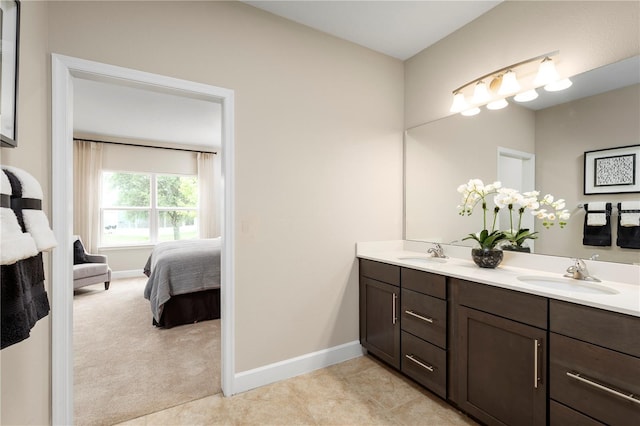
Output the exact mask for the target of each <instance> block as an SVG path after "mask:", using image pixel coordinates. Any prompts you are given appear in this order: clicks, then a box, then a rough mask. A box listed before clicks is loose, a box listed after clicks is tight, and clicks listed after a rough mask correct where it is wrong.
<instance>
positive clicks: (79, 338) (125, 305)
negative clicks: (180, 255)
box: [73, 277, 220, 425]
mask: <svg viewBox="0 0 640 426" xmlns="http://www.w3.org/2000/svg"><path fill="white" fill-rule="evenodd" d="M145 283H146V278H144V277H141V278H133V279H121V280H114V281H112V282H111V287H110V288H109V290H108V291H105V290H104V285H103V284H97V285H93V286H87V287H84V288H81V289H78V290H76V293H75V295H74V301H73V315H74V319H73V339H74V342H73V350H74V415H75V424H77V425H112V424H115V423H118V422H122V421H124V420H128V419H132V418H135V417H138V416H142V415H144V414H149V413H152V412H156V411H158V410H162V409H165V408H169V407H173V406H175V405H178V404H183V403H185V402H188V401H193V400H195V399H198V398H202V397H204V396H208V395H214V394H216V393H219V392H220V320H213V321H203V322H201V323H197V324H189V325H183V326H179V327H174V328H171V329H159V328H157V327H154V326H153V325H152V324H151V321H152V317H151V311H150V309H149V301H148V300H146V299H145V298H144V297H143V290H144V285H145Z"/></svg>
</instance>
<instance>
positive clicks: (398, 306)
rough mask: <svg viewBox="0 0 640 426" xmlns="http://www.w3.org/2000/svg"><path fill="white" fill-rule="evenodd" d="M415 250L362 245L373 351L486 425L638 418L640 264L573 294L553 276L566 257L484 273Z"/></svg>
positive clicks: (363, 334)
mask: <svg viewBox="0 0 640 426" xmlns="http://www.w3.org/2000/svg"><path fill="white" fill-rule="evenodd" d="M413 244H414V246H413V247H409V248H407V246H406V244H405V243H404V242H397V243H396V244H395V245H394V244H389V243H386V244H382V245H381V246H376V245H375V244H374V245H372V243H365V244H363V245H359V247H358V257H359V265H360V340H361V343H362V345H363V346H364V347H365V348H366V349H367V351H368V352H369V353H370V354H372V355H374V356H376V357H378V358H380V359H381V360H383V361H384V362H386V363H387V364H389V365H390V366H392V367H393V368H395V369H398V370H399V371H401V372H402V373H403V374H405V375H406V376H408V377H410V378H411V379H413V380H415V381H416V382H417V383H419V384H421V385H422V386H424V387H425V388H427V389H429V390H430V391H432V392H433V393H434V394H436V395H438V396H440V397H442V398H443V399H445V400H447V402H449V403H450V404H452V405H453V406H455V407H457V408H459V409H460V410H462V411H464V412H466V413H467V414H469V415H470V416H472V417H474V418H475V419H477V420H479V421H480V422H482V423H485V424H488V425H545V424H550V425H567V424H580V425H582V424H586V425H590V424H594V425H596V424H611V425H627V424H628V425H631V424H638V423H639V422H640V396H638V395H640V337H639V336H640V282H638V283H636V282H635V281H638V280H640V268H638V267H633V266H632V265H623V266H621V267H622V268H623V270H622V271H621V273H619V274H618V276H616V275H615V274H613V275H612V276H613V277H614V278H616V279H617V278H619V276H624V277H626V278H628V279H623V280H621V281H622V282H620V281H606V280H603V282H602V283H599V284H598V286H595V285H594V286H591V284H589V283H576V284H580V285H583V284H584V285H586V287H581V286H577V287H573V286H574V283H572V282H570V281H568V282H565V281H564V278H563V277H562V274H561V273H559V272H560V271H562V270H561V269H559V270H558V273H555V274H554V273H553V272H552V271H554V270H556V269H555V268H556V267H559V265H561V264H562V262H564V263H565V264H566V263H567V262H568V261H569V260H568V259H552V258H549V257H546V256H542V257H543V258H544V259H538V260H539V261H540V264H537V265H536V264H535V259H536V257H534V256H532V255H528V256H529V258H527V257H526V256H527V255H522V254H509V256H508V257H506V258H505V262H503V265H501V266H500V267H499V268H497V269H495V270H485V269H481V268H478V267H477V266H476V265H475V264H474V263H473V262H472V261H471V260H470V259H465V258H464V256H463V255H460V256H458V257H453V256H452V257H449V258H447V259H435V258H430V257H429V256H428V255H427V252H426V249H425V250H421V247H420V246H419V245H416V244H417V243H413ZM414 250H416V251H414ZM455 250H460V251H459V253H458V254H463V253H468V251H469V250H468V249H466V250H464V248H457V249H455ZM518 256H525V257H523V258H522V257H518ZM539 257H540V256H539ZM532 260H534V262H533V264H531V265H530V267H531V268H532V269H530V268H529V267H525V266H528V265H527V264H528V263H529V262H531V261H532ZM510 264H511V265H514V266H510ZM542 265H544V266H542ZM564 266H565V267H566V265H564ZM603 266H604V265H603ZM545 268H548V270H545ZM599 272H602V273H605V272H607V271H605V270H604V269H601V270H600V271H599ZM619 272H620V271H619ZM593 273H594V275H596V274H595V272H593ZM629 273H631V274H634V273H635V274H636V276H635V277H633V276H628V274H629ZM523 277H525V278H527V279H528V280H524V281H522V280H520V279H518V278H523ZM532 277H536V279H537V280H539V282H536V284H537V285H538V286H537V287H536V286H535V285H531V282H534V281H533V280H532ZM547 279H548V280H547ZM567 280H569V279H567ZM573 281H575V280H573ZM540 283H551V284H554V283H557V284H558V285H557V286H556V287H557V288H554V286H553V285H550V286H541V285H540ZM567 285H569V286H571V287H570V288H569V289H567V288H565V287H566V286H567Z"/></svg>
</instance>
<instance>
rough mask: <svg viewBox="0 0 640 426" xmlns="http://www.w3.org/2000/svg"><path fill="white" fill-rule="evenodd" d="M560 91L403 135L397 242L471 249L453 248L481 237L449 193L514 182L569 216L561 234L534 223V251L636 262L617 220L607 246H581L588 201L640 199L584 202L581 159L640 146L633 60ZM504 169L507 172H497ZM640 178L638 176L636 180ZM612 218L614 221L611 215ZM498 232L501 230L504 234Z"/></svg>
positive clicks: (618, 197)
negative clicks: (401, 227)
mask: <svg viewBox="0 0 640 426" xmlns="http://www.w3.org/2000/svg"><path fill="white" fill-rule="evenodd" d="M571 79H572V81H573V86H572V87H571V88H569V89H567V90H565V91H563V92H554V93H550V92H543V93H541V94H540V97H539V98H538V99H536V100H535V101H533V102H531V103H516V102H513V101H510V105H509V106H508V107H507V108H505V109H502V110H499V111H488V110H483V111H482V112H481V113H480V114H479V115H476V116H473V117H463V116H461V115H459V114H457V115H452V116H449V117H446V118H443V119H440V120H437V121H433V122H430V123H426V124H422V125H420V126H416V127H414V128H411V129H408V130H407V131H406V132H405V239H407V240H419V241H431V242H442V243H450V244H451V243H452V244H464V245H470V246H471V245H473V244H472V242H469V241H464V242H463V241H461V240H462V238H464V237H465V236H466V235H467V234H468V233H470V232H477V231H479V230H480V229H481V224H482V217H481V216H482V215H481V211H480V209H477V211H474V213H473V214H472V215H471V216H470V217H469V216H465V217H462V216H460V215H458V213H457V209H456V207H457V205H458V204H460V195H459V194H458V193H457V191H456V189H457V187H458V186H459V185H460V184H463V183H466V182H467V181H468V180H469V179H472V178H479V179H482V180H483V181H485V182H486V183H489V182H493V181H495V180H501V181H503V183H504V181H505V180H508V179H513V177H512V176H511V175H510V176H511V177H509V176H506V175H504V170H505V168H513V169H515V170H518V171H519V172H517V173H516V174H518V173H519V174H520V175H521V182H520V185H521V187H522V190H531V189H534V188H535V189H537V190H539V191H540V192H541V193H542V194H543V195H544V194H546V193H551V194H553V195H554V196H556V197H557V198H564V199H565V200H566V204H567V209H569V210H570V212H571V214H572V215H571V219H570V220H569V224H568V225H567V226H566V227H565V228H564V229H559V228H558V227H557V226H556V227H555V229H554V228H553V227H552V229H549V230H547V229H545V228H544V227H542V225H541V224H540V223H535V230H536V231H539V237H538V239H536V240H535V241H534V245H533V252H534V253H537V254H548V255H556V256H567V257H581V258H590V257H591V256H593V255H594V254H597V255H598V259H599V260H604V261H610V262H620V263H640V250H633V249H624V248H620V247H617V246H616V242H615V236H616V234H615V232H616V230H615V223H616V220H617V218H615V220H614V221H612V222H613V223H614V226H613V227H612V228H613V229H612V233H613V244H612V246H610V247H596V246H584V245H583V244H582V234H583V225H584V214H585V213H584V210H583V209H582V208H580V207H579V206H580V205H582V204H584V203H588V202H594V201H608V202H612V203H617V202H621V201H630V200H640V193H625V194H597V195H584V193H583V179H584V176H583V173H584V170H583V169H584V165H583V161H584V153H585V152H586V151H593V150H599V149H608V148H615V147H621V146H629V145H637V144H640V119H639V118H638V117H640V57H637V56H636V57H633V58H629V59H626V60H623V61H620V62H617V63H614V64H610V65H607V66H604V67H601V68H598V69H594V70H591V71H588V72H586V73H584V74H580V75H576V76H573V77H571ZM505 164H506V166H505ZM639 178H640V177H639ZM614 214H617V213H614ZM503 228H504V227H503Z"/></svg>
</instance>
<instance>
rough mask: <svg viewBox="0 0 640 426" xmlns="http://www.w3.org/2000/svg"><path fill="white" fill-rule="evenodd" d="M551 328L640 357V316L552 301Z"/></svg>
mask: <svg viewBox="0 0 640 426" xmlns="http://www.w3.org/2000/svg"><path fill="white" fill-rule="evenodd" d="M549 310H550V311H549V322H550V324H549V329H550V330H551V331H553V332H556V333H559V334H564V335H565V336H569V337H575V338H576V339H580V340H584V341H585V342H591V343H595V344H596V345H600V346H605V347H607V348H610V349H614V350H616V351H620V352H624V353H626V354H629V355H633V356H636V357H640V337H638V336H640V318H637V317H633V316H630V315H624V314H619V313H617V312H611V311H605V310H602V309H597V308H591V307H589V306H582V305H576V304H573V303H567V302H562V301H559V300H551V302H550V304H549Z"/></svg>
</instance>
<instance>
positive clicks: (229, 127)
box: [51, 54, 235, 425]
mask: <svg viewBox="0 0 640 426" xmlns="http://www.w3.org/2000/svg"><path fill="white" fill-rule="evenodd" d="M51 68H52V153H51V157H52V177H53V178H52V220H51V222H52V227H53V230H54V233H55V236H56V239H57V241H58V247H57V249H56V250H54V251H53V253H52V272H51V275H52V277H51V282H52V290H51V293H52V298H51V299H52V306H53V309H52V313H51V316H52V318H51V321H52V350H51V353H52V360H51V371H52V392H51V394H52V401H51V405H52V423H53V424H54V425H58V424H60V425H63V424H73V288H72V286H70V285H69V283H71V282H72V275H73V274H72V267H71V265H72V263H73V262H72V240H71V236H72V233H73V192H72V191H73V150H72V144H73V88H74V79H76V78H82V79H89V80H95V81H103V82H115V81H118V82H119V84H122V83H123V82H125V83H126V84H130V85H132V86H134V87H138V88H142V89H145V88H146V89H153V90H155V91H158V90H164V91H170V92H172V93H180V94H181V95H182V96H186V97H197V98H199V99H206V100H211V101H214V102H218V103H220V104H221V106H222V161H221V163H222V182H223V185H222V197H221V201H222V208H221V212H222V218H221V236H222V251H221V275H222V276H221V327H222V333H221V334H222V342H221V345H222V353H221V377H222V391H223V393H224V395H231V394H232V393H233V388H234V383H233V380H234V371H235V366H234V354H235V347H234V339H233V336H234V324H233V315H231V314H230V313H231V309H232V307H233V305H234V282H235V280H234V259H233V253H234V242H235V238H234V232H233V230H234V168H233V164H234V132H233V128H234V117H233V111H234V107H233V103H234V93H233V91H232V90H229V89H224V88H220V87H216V86H210V85H206V84H201V83H196V82H191V81H187V80H180V79H175V78H171V77H166V76H162V75H158V74H152V73H147V72H142V71H137V70H132V69H128V68H122V67H117V66H113V65H108V64H102V63H98V62H93V61H87V60H83V59H78V58H72V57H68V56H62V55H57V54H52V60H51Z"/></svg>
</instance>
